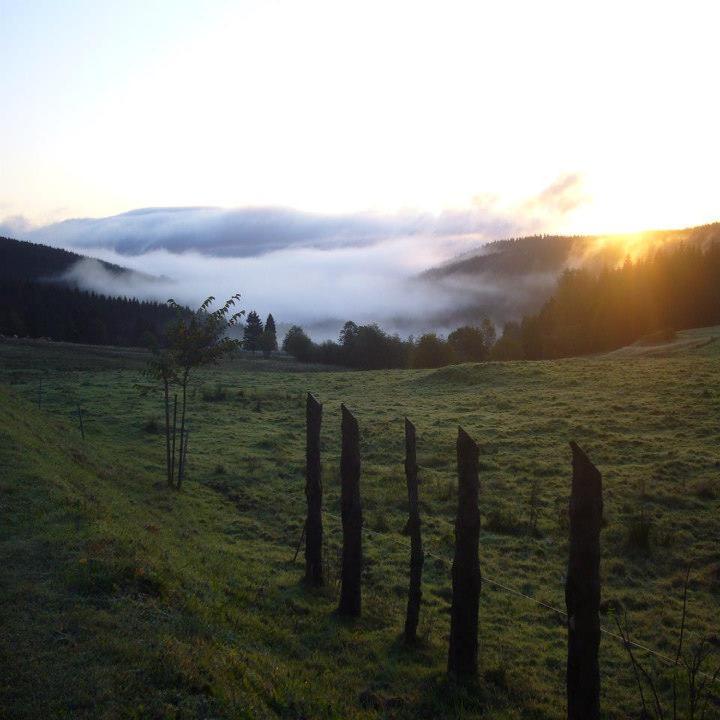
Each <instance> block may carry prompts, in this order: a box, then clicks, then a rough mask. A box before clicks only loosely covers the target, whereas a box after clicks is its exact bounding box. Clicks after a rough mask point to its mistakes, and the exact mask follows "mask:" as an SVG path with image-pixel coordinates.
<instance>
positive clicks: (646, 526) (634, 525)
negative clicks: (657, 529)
mask: <svg viewBox="0 0 720 720" xmlns="http://www.w3.org/2000/svg"><path fill="white" fill-rule="evenodd" d="M653 527H654V523H653V521H652V518H651V517H650V516H648V515H647V514H646V512H645V509H644V508H643V509H642V510H641V511H640V513H639V514H637V515H632V516H630V517H629V518H628V520H627V547H628V549H630V550H636V551H639V552H643V553H647V552H650V542H651V535H652V532H653Z"/></svg>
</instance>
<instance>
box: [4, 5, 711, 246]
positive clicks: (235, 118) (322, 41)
mask: <svg viewBox="0 0 720 720" xmlns="http://www.w3.org/2000/svg"><path fill="white" fill-rule="evenodd" d="M719 26H720V5H719V4H718V3H717V2H716V0H710V1H707V2H693V1H692V0H683V1H682V2H680V1H679V0H673V2H663V1H662V0H654V1H653V2H644V1H633V0H623V1H622V2H614V1H608V0H602V1H597V2H583V1H581V0H567V1H555V0H553V1H544V0H528V1H527V2H519V1H512V0H493V1H487V0H486V1H482V2H481V1H478V0H475V1H474V2H453V1H452V0H442V2H441V1H440V0H438V1H436V2H432V3H430V2H421V1H419V0H412V1H410V2H404V1H402V2H401V1H393V0H384V1H382V2H373V1H371V0H362V1H360V2H345V1H342V0H332V1H328V2H320V1H315V0H303V1H302V2H298V1H297V0H288V1H287V2H285V1H279V0H275V1H273V0H263V1H262V2H240V1H236V2H223V1H220V0H215V1H211V0H206V1H205V2H191V1H190V0H167V1H165V0H141V1H134V0H132V1H131V0H117V1H110V0H87V1H86V2H81V1H79V0H62V1H60V0H57V1H53V0H32V1H29V0H0V37H1V38H2V61H0V91H1V92H2V102H1V105H0V220H2V218H3V217H7V216H12V215H23V216H25V217H26V218H28V219H29V220H30V221H32V222H34V223H45V222H50V221H55V220H60V219H63V218H67V217H78V216H102V215H109V214H114V213H118V212H124V211H126V210H130V209H133V208H138V207H147V206H183V205H220V206H227V207H235V206H245V205H257V204H271V205H287V206H291V207H295V208H300V209H307V210H317V211H327V212H339V211H354V210H366V209H383V210H394V209H400V208H419V209H427V210H433V211H435V210H439V209H441V208H445V207H463V206H465V205H468V204H469V203H470V202H471V201H472V198H473V197H476V196H479V195H480V196H482V195H485V194H488V193H489V194H492V195H494V196H497V198H498V199H499V201H500V202H501V203H503V204H507V205H512V204H513V203H515V202H518V201H519V200H520V199H522V198H526V197H528V196H530V195H533V194H535V193H537V192H538V191H540V190H541V189H542V188H543V187H545V186H547V185H549V184H551V183H552V182H553V181H555V180H556V179H557V178H558V177H559V176H562V175H563V174H566V173H579V174H581V176H582V178H583V182H584V185H585V191H586V193H587V195H588V198H589V201H588V203H587V204H586V205H584V206H583V207H582V208H580V209H579V210H577V211H576V212H575V213H573V214H572V215H570V216H568V217H566V218H563V220H562V221H561V222H562V224H563V227H559V228H548V229H556V230H573V231H588V232H590V231H593V232H605V231H621V230H635V229H641V228H647V227H668V226H670V227H673V226H687V225H692V224H698V223H702V222H708V221H711V220H717V219H720V203H719V202H718V198H719V197H720V193H718V190H719V187H720V183H719V182H718V177H717V172H718V168H720V141H719V139H718V132H719V129H720V92H718V70H720V67H719V60H718V46H717V30H718V27H719Z"/></svg>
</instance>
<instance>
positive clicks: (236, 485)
mask: <svg viewBox="0 0 720 720" xmlns="http://www.w3.org/2000/svg"><path fill="white" fill-rule="evenodd" d="M717 345H718V344H712V343H711V344H707V345H705V344H702V343H696V344H692V343H691V344H690V345H689V346H688V347H686V348H684V349H683V350H682V352H675V353H666V354H665V355H666V356H665V357H655V356H652V355H642V356H638V357H633V358H627V357H607V358H591V359H579V360H566V361H559V362H543V363H507V364H486V365H482V366H474V365H465V366H457V367H451V368H445V369H442V370H438V371H388V372H373V373H313V374H310V375H309V374H304V373H297V372H280V371H278V372H273V373H266V372H257V371H255V370H254V369H253V368H252V366H250V365H249V364H248V363H247V362H238V363H235V364H232V365H229V366H225V367H223V368H221V369H217V370H214V371H212V372H210V373H207V374H206V375H205V376H204V377H203V378H202V382H204V383H205V385H206V388H207V389H210V388H211V387H212V386H214V385H215V383H217V382H220V383H222V384H223V385H224V387H225V399H224V400H220V401H215V402H208V401H204V400H203V399H202V389H198V392H197V397H196V410H195V411H194V412H193V415H192V434H191V450H190V453H191V464H190V479H189V481H188V483H187V485H186V487H185V489H184V490H183V492H181V493H173V492H168V491H166V490H165V489H164V488H163V486H162V485H161V484H159V485H158V484H157V480H158V479H159V472H158V467H159V464H160V463H161V458H162V444H161V439H160V437H159V436H158V435H154V434H151V433H147V432H145V431H144V430H143V425H144V424H145V422H146V420H147V419H148V418H149V417H151V416H152V415H156V416H157V415H158V414H159V398H158V397H157V396H156V395H148V396H142V394H141V393H140V392H139V390H138V387H137V385H138V383H139V382H140V381H141V378H140V376H139V374H138V372H137V370H136V369H134V368H132V367H131V368H128V367H126V363H125V361H123V359H122V356H120V357H118V358H115V359H114V360H112V362H111V361H109V360H108V359H107V358H102V361H97V362H94V361H92V360H91V359H88V358H87V357H85V358H84V359H83V361H82V362H80V358H74V359H72V360H70V359H68V356H64V357H65V358H66V361H63V362H62V363H60V364H59V365H58V361H57V357H54V358H53V359H52V361H51V362H48V357H49V356H48V353H49V352H50V349H48V348H42V347H38V346H28V347H26V348H25V349H24V350H23V349H19V348H18V346H17V345H7V344H6V345H0V357H1V358H2V359H3V360H4V361H5V362H4V368H5V379H6V380H7V381H11V382H13V384H14V388H13V390H12V391H11V392H9V393H8V392H5V391H3V394H2V397H1V398H0V399H1V401H2V402H1V404H0V451H1V452H2V455H1V456H0V462H1V463H2V465H1V466H0V482H1V484H2V490H1V496H2V502H3V505H4V508H3V509H4V512H3V516H4V517H5V518H7V520H3V523H2V526H1V528H0V543H2V548H1V550H0V551H1V552H2V554H3V557H7V558H9V562H8V563H6V564H5V566H4V567H3V568H2V569H1V570H0V573H2V585H3V587H7V588H10V592H9V593H4V597H3V600H2V602H3V607H2V609H1V611H2V615H3V617H6V618H8V622H7V627H8V628H9V632H6V633H4V635H3V639H2V640H0V648H2V653H3V655H5V657H4V658H3V660H9V658H10V657H11V658H12V660H13V664H14V665H15V669H14V670H13V671H12V672H11V674H9V675H8V676H6V677H5V678H3V680H2V696H1V702H0V707H4V708H6V710H7V713H8V715H9V716H11V717H37V716H38V715H46V716H49V717H83V716H84V717H98V716H100V717H133V716H135V717H147V716H158V717H246V716H247V717H265V716H267V717H275V716H280V717H292V718H296V717H346V718H348V717H349V718H352V717H376V716H383V712H384V713H385V714H386V715H387V716H397V717H417V716H425V717H438V716H449V717H453V716H456V715H459V714H463V716H468V717H470V716H473V715H479V714H480V712H482V714H483V717H488V718H504V717H507V718H509V717H533V718H559V717H562V715H563V706H564V703H563V679H564V678H563V673H564V642H565V631H564V628H563V626H562V623H561V621H560V620H559V618H557V617H556V616H554V615H553V614H552V613H549V612H548V611H546V610H544V609H542V608H539V607H537V606H535V605H533V604H530V603H529V602H528V601H526V600H523V599H521V598H516V597H513V596H511V595H508V594H506V593H502V592H500V591H498V590H494V589H493V587H492V586H491V585H490V584H489V583H486V584H485V586H484V588H483V593H482V600H481V664H482V673H483V677H484V682H483V683H482V690H481V691H479V692H477V693H471V694H466V693H462V692H459V693H458V692H455V691H453V690H452V688H448V687H446V686H445V684H444V680H443V667H444V663H445V653H446V637H447V629H448V615H447V612H448V607H449V599H450V596H449V578H448V575H449V573H448V570H449V567H448V565H447V564H446V563H444V562H443V561H441V560H436V559H428V560H427V561H426V572H425V595H424V606H423V611H422V620H421V631H422V634H423V637H424V642H423V644H422V646H421V648H420V649H419V650H418V651H416V652H412V653H408V652H406V651H403V649H402V648H401V647H400V645H399V643H398V635H399V631H400V629H401V627H402V618H403V610H404V602H405V598H404V594H405V587H406V582H407V572H406V563H407V552H406V550H405V549H404V546H403V545H402V543H403V542H404V538H403V536H402V535H401V529H402V526H403V521H404V514H405V491H404V480H403V474H402V459H403V458H402V423H401V419H402V417H403V415H405V414H408V415H409V416H410V417H411V418H412V419H413V420H414V421H415V423H416V425H417V427H418V433H419V455H420V457H419V461H420V465H421V476H422V479H423V486H422V488H421V493H422V511H423V520H424V533H425V540H426V545H427V546H428V549H430V550H432V551H434V552H435V553H436V554H438V555H441V556H445V557H449V556H450V555H451V549H452V524H451V521H452V517H453V507H454V502H455V497H454V488H453V486H454V482H453V480H454V438H455V428H456V425H457V424H458V423H462V424H463V426H464V427H465V428H466V429H467V430H468V431H469V432H470V433H471V434H472V435H474V436H475V437H476V438H477V439H478V440H479V442H480V444H481V453H482V456H481V461H482V476H481V483H482V486H483V493H482V497H481V509H482V515H483V524H484V527H483V533H482V538H481V554H482V557H481V567H482V569H483V572H484V573H485V574H486V575H487V576H490V577H493V578H498V579H501V580H503V581H504V582H507V583H508V584H510V585H512V586H513V587H515V588H517V589H520V590H522V591H523V592H525V593H527V594H530V595H533V596H535V597H537V598H538V599H541V600H543V601H546V602H549V603H551V604H553V605H555V606H557V607H562V606H563V594H562V583H563V572H564V566H565V562H566V555H567V543H566V539H565V535H566V530H565V528H564V526H563V522H562V516H563V514H562V508H563V507H564V506H565V503H566V497H567V492H568V486H569V479H568V477H569V451H568V449H567V440H568V439H570V438H574V439H576V440H578V441H579V442H580V443H581V444H582V445H583V446H585V447H586V449H587V450H588V451H589V453H590V455H591V457H592V458H593V460H594V461H595V462H596V464H597V465H598V466H599V467H600V469H601V470H602V471H603V474H604V480H605V488H606V492H605V507H606V517H607V523H608V524H607V528H606V530H605V531H604V533H603V553H604V555H603V579H604V587H603V596H604V599H605V601H606V603H605V606H604V608H605V610H604V616H603V623H604V625H606V626H608V627H612V624H613V623H612V615H611V612H610V611H611V608H612V607H616V606H621V607H623V608H624V609H626V610H627V611H628V612H629V614H630V617H631V619H632V625H633V631H634V635H635V636H636V637H637V638H638V639H639V640H642V641H643V642H646V643H648V644H651V645H652V646H654V647H656V648H658V650H660V651H663V652H665V653H670V654H671V653H672V648H673V643H674V634H675V628H676V626H677V623H678V619H679V605H680V599H681V598H680V583H681V579H682V575H683V566H684V563H685V561H686V560H687V559H688V558H689V559H692V561H693V564H694V570H693V578H694V581H693V585H692V589H691V595H690V603H691V604H690V613H689V620H688V627H689V630H690V633H691V635H693V634H694V635H697V634H699V633H701V632H702V631H704V630H708V631H716V630H717V610H718V597H719V591H720V557H719V555H718V550H717V514H718V504H719V503H718V499H717V498H718V490H719V488H718V467H719V465H718V459H719V458H718V451H717V448H718V440H719V439H720V429H719V427H718V422H717V418H718V415H719V410H720V388H719V387H718V382H717V377H718V369H720V348H718V347H717ZM50 367H52V368H53V370H52V371H50V372H49V371H48V368H50ZM79 368H82V370H79ZM40 376H43V378H44V379H43V409H42V410H38V409H37V408H35V407H33V406H32V405H31V404H30V403H31V401H32V402H34V401H35V400H36V397H37V388H38V382H37V380H38V378H39V377H40ZM306 390H312V391H313V392H315V393H316V394H317V395H318V397H319V398H320V399H321V400H322V401H323V402H324V403H325V410H326V415H325V423H324V428H323V441H324V467H325V485H326V499H327V502H326V506H327V508H328V511H329V513H331V514H336V513H337V512H338V509H337V508H338V495H339V488H338V484H337V464H338V463H337V460H338V452H339V437H338V435H339V433H338V429H339V407H338V406H339V402H340V401H344V402H346V403H348V404H349V406H350V407H351V408H353V409H354V410H355V412H356V414H357V416H358V418H359V421H360V424H361V428H362V434H363V437H362V441H363V458H364V468H363V470H364V474H363V480H362V483H363V496H364V504H365V516H366V527H367V528H368V529H370V530H374V531H375V533H372V534H368V535H367V536H366V552H367V561H368V562H367V568H366V571H365V590H366V594H365V614H364V617H363V619H362V620H361V621H360V622H358V623H357V624H341V623H339V622H338V621H337V620H336V618H334V616H333V615H332V613H331V611H332V609H333V607H334V604H335V598H336V593H337V586H336V582H335V580H336V574H337V552H338V548H339V545H338V540H339V537H338V532H337V530H338V523H337V521H336V520H335V518H334V517H333V516H328V517H327V519H326V527H327V530H328V552H327V556H328V557H329V558H330V561H329V568H328V570H329V572H330V574H331V580H332V581H331V583H330V586H329V587H328V588H327V589H326V590H324V591H322V592H319V593H310V592H308V591H305V590H304V589H303V588H302V587H301V586H300V585H299V584H298V578H299V576H300V572H301V566H300V563H299V562H298V563H297V564H295V565H293V564H292V563H291V562H290V561H291V559H292V556H293V554H294V548H295V545H296V543H297V539H298V537H299V534H300V530H301V527H302V521H303V509H304V508H303V505H304V497H303V488H302V483H303V481H302V470H303V422H304V406H303V400H302V393H303V392H304V391H306ZM78 400H79V401H81V403H82V405H83V408H84V410H85V413H86V419H85V425H86V432H87V436H88V437H87V440H86V442H85V443H82V441H81V440H80V438H79V433H78V431H77V427H76V422H75V421H74V420H73V418H72V417H71V416H70V412H71V411H72V410H73V409H74V407H75V405H76V402H77V401H78ZM533 482H535V483H536V484H537V487H538V490H539V497H540V508H539V510H540V514H539V533H538V534H537V536H536V537H531V536H530V534H529V533H528V531H527V517H528V515H529V497H530V493H531V486H532V484H533ZM641 507H644V508H645V511H646V513H647V515H648V516H649V517H650V518H651V519H652V523H653V530H652V543H651V549H650V552H649V553H643V552H641V551H639V550H638V549H633V548H629V547H628V544H627V536H628V531H629V529H630V526H631V518H632V517H634V516H635V515H636V514H637V513H638V512H639V511H640V509H641ZM4 664H5V665H8V663H7V662H5V663H4ZM601 664H602V672H603V703H604V707H605V709H606V713H607V717H612V718H623V717H627V715H628V713H629V712H630V711H631V710H632V709H635V708H636V698H635V692H634V690H633V687H632V677H631V673H630V670H629V668H628V667H627V663H626V662H625V658H624V656H623V652H622V650H621V648H619V647H618V645H617V643H616V642H614V641H612V640H611V639H607V638H604V640H603V644H602V646H601ZM361 696H362V698H363V700H364V701H365V702H361ZM381 705H383V706H384V710H379V709H377V708H379V707H380V706H381ZM373 706H375V707H373ZM463 711H464V712H463ZM23 713H24V714H23Z"/></svg>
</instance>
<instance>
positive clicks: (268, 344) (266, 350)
mask: <svg viewBox="0 0 720 720" xmlns="http://www.w3.org/2000/svg"><path fill="white" fill-rule="evenodd" d="M258 347H259V348H260V350H262V352H263V355H264V356H265V357H269V356H270V353H271V352H273V351H275V350H277V349H278V344H277V331H276V330H275V318H274V317H273V316H272V313H270V315H268V316H267V320H266V321H265V329H264V330H263V333H262V335H261V336H260V340H259V341H258Z"/></svg>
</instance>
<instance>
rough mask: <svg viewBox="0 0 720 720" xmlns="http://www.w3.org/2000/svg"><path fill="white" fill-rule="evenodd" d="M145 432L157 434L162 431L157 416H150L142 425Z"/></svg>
mask: <svg viewBox="0 0 720 720" xmlns="http://www.w3.org/2000/svg"><path fill="white" fill-rule="evenodd" d="M142 429H143V432H146V433H149V434H151V435H156V434H157V433H159V432H160V423H159V422H158V419H157V418H156V417H149V418H147V419H146V420H145V422H144V423H143V425H142Z"/></svg>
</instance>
